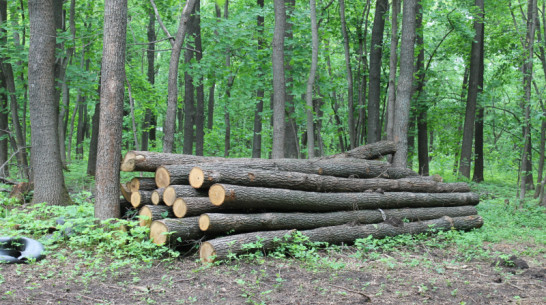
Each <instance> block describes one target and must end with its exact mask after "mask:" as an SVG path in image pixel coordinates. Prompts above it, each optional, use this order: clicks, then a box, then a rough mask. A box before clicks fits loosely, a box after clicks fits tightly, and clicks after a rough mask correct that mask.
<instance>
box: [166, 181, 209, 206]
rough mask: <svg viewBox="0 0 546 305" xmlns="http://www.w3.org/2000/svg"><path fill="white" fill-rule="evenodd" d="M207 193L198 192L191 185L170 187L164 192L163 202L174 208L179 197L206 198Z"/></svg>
mask: <svg viewBox="0 0 546 305" xmlns="http://www.w3.org/2000/svg"><path fill="white" fill-rule="evenodd" d="M206 196H207V192H206V191H203V190H196V189H194V188H193V187H191V186H189V185H170V186H168V187H166V188H165V191H164V192H163V202H164V203H165V205H168V206H172V205H173V204H174V201H175V200H176V198H178V197H206Z"/></svg>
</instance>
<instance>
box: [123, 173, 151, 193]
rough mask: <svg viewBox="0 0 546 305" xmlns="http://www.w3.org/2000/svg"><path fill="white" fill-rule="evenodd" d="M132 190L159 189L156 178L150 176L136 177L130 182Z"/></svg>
mask: <svg viewBox="0 0 546 305" xmlns="http://www.w3.org/2000/svg"><path fill="white" fill-rule="evenodd" d="M129 185H130V188H129V189H130V190H131V192H136V191H153V190H155V189H157V186H156V185H155V178H149V177H134V178H133V179H131V181H130V182H129Z"/></svg>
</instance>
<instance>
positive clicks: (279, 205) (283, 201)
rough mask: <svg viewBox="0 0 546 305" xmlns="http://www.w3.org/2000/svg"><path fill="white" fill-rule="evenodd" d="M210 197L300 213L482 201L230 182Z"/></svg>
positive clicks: (215, 200)
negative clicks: (332, 191)
mask: <svg viewBox="0 0 546 305" xmlns="http://www.w3.org/2000/svg"><path fill="white" fill-rule="evenodd" d="M209 199H210V202H212V204H214V205H218V206H225V207H226V208H235V209H252V208H254V209H266V210H275V211H301V212H329V211H343V210H362V209H389V208H393V209H394V208H416V207H447V206H461V205H477V204H478V202H479V197H478V195H477V194H474V193H409V192H397V193H378V192H369V193H368V192H364V193H317V192H304V191H295V190H286V189H272V188H264V187H248V186H238V185H230V184H215V185H213V186H211V187H210V189H209Z"/></svg>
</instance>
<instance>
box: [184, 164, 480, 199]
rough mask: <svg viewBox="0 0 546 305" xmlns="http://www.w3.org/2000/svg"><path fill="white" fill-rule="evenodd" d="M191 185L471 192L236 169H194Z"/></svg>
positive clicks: (462, 186)
mask: <svg viewBox="0 0 546 305" xmlns="http://www.w3.org/2000/svg"><path fill="white" fill-rule="evenodd" d="M189 183H190V185H191V186H193V187H194V188H196V189H201V188H203V189H206V188H209V187H210V186H212V185H213V184H215V183H226V184H236V185H244V186H255V187H270V188H284V189H291V190H301V191H315V192H364V191H367V190H377V189H380V190H382V191H390V192H392V191H394V192H428V193H452V192H470V188H469V187H468V185H467V184H466V183H441V182H437V181H435V180H432V179H423V178H422V177H415V178H402V179H381V178H375V179H374V178H369V179H358V178H339V177H333V176H325V175H316V174H303V173H298V172H281V171H273V170H259V169H246V168H238V167H233V166H229V167H215V166H210V167H207V166H205V167H194V168H193V169H192V170H191V172H190V174H189Z"/></svg>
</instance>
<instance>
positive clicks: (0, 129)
mask: <svg viewBox="0 0 546 305" xmlns="http://www.w3.org/2000/svg"><path fill="white" fill-rule="evenodd" d="M3 2H4V3H5V1H3ZM0 3H2V2H0ZM0 86H1V87H2V88H5V78H4V74H3V73H0ZM8 137H9V132H8V97H7V95H6V94H5V93H4V92H1V93H0V177H8V176H9V166H8V162H7V161H8Z"/></svg>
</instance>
